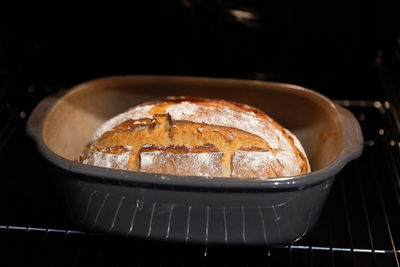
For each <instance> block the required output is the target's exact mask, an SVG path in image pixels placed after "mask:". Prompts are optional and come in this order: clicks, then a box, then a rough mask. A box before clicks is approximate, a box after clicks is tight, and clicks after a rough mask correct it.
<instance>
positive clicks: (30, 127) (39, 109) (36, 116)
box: [26, 94, 59, 146]
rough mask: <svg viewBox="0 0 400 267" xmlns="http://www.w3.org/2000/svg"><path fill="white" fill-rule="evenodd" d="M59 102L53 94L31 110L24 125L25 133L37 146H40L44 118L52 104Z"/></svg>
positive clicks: (56, 95)
mask: <svg viewBox="0 0 400 267" xmlns="http://www.w3.org/2000/svg"><path fill="white" fill-rule="evenodd" d="M58 100H59V96H58V94H53V95H50V96H47V97H46V98H44V99H43V100H42V101H40V103H39V104H38V105H37V106H36V107H35V108H34V109H33V111H32V112H31V114H30V115H29V119H28V121H27V123H26V133H27V135H28V136H29V137H31V138H32V139H33V140H34V141H35V142H36V143H37V145H39V146H41V145H42V142H43V140H42V131H43V124H44V118H45V117H46V116H47V114H48V113H49V111H50V110H51V108H52V107H53V106H54V104H55V103H56V102H57V101H58Z"/></svg>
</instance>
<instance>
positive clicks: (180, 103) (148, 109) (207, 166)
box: [78, 97, 310, 178]
mask: <svg viewBox="0 0 400 267" xmlns="http://www.w3.org/2000/svg"><path fill="white" fill-rule="evenodd" d="M78 161H79V162H82V163H84V164H89V165H95V166H101V167H109V168H117V169H125V170H132V171H143V172H152V173H163V174H176V175H194V176H220V177H246V178H247V177H252V178H262V177H282V176H293V175H299V174H305V173H308V172H310V165H309V162H308V159H307V156H306V154H305V152H304V149H303V147H302V146H301V144H300V141H299V140H298V139H297V138H296V137H295V136H294V135H293V134H291V133H290V132H289V131H288V130H287V129H285V128H283V127H282V126H281V125H279V124H278V123H277V122H276V121H274V120H273V119H272V118H270V117H269V116H267V115H266V114H265V113H263V112H262V111H260V110H258V109H256V108H253V107H250V106H248V105H243V104H238V103H234V102H229V101H225V100H219V99H206V98H194V97H169V98H166V99H165V100H164V101H155V102H149V103H144V104H142V105H139V106H136V107H133V108H131V109H129V110H128V111H126V112H124V113H121V114H119V115H117V116H115V117H113V118H111V119H110V120H108V121H107V122H105V123H104V124H103V125H102V126H101V127H100V128H99V129H98V130H97V131H96V132H95V133H94V134H93V135H92V137H91V138H90V140H89V143H88V145H87V146H86V147H85V148H84V149H83V151H82V153H81V154H80V156H79V158H78Z"/></svg>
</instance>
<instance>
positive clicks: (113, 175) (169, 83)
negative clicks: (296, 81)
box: [27, 76, 363, 245]
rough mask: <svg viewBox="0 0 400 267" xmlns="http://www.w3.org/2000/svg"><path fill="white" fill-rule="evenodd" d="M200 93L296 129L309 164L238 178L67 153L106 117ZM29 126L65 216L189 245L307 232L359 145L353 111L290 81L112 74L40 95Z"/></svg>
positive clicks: (282, 238)
mask: <svg viewBox="0 0 400 267" xmlns="http://www.w3.org/2000/svg"><path fill="white" fill-rule="evenodd" d="M182 95H184V96H199V97H208V98H220V99H226V100H232V101H236V102H239V103H245V104H248V105H251V106H255V107H258V108H260V109H261V110H263V111H264V112H266V113H267V114H268V115H270V116H271V117H272V118H274V119H275V120H276V121H278V122H279V123H280V124H281V125H283V126H284V127H285V128H288V129H289V130H290V131H291V132H292V133H293V134H295V135H296V136H297V137H298V138H299V139H300V141H301V142H302V144H303V147H304V149H305V151H306V153H307V156H308V158H309V160H310V164H311V169H312V172H311V173H309V174H306V175H301V176H295V177H280V178H274V179H255V178H254V179H252V178H250V179H241V178H219V177H195V176H176V175H161V174H150V173H140V172H132V171H123V170H116V169H108V168H101V167H95V166H87V165H83V164H80V163H78V162H76V161H75V159H76V158H77V156H78V154H79V153H80V151H81V149H82V148H83V146H84V145H85V144H86V143H87V141H88V139H89V138H90V136H91V135H92V133H93V132H94V131H95V130H96V129H97V128H98V127H99V126H100V125H101V124H102V123H103V122H105V121H106V120H107V119H109V118H111V117H112V116H114V115H116V114H119V113H121V112H123V111H125V110H127V109H128V108H130V107H132V106H135V105H138V104H141V103H143V102H147V101H152V100H159V99H162V98H164V97H165V96H182ZM27 130H28V134H29V135H30V136H32V138H33V139H34V140H35V141H36V143H37V145H38V148H39V151H40V152H41V153H42V155H43V156H44V157H45V158H46V159H47V160H48V161H49V163H50V164H49V166H50V169H51V170H52V171H53V173H54V181H55V184H56V186H57V188H58V189H59V192H60V194H62V196H63V199H64V200H65V203H66V209H67V211H68V212H69V214H70V215H71V217H72V219H73V220H74V221H75V222H76V223H77V224H78V225H80V226H81V227H83V228H85V229H87V230H91V231H101V232H110V233H115V234H119V235H127V236H132V237H142V238H151V239H166V240H174V241H190V242H196V243H217V244H218V243H230V244H241V243H246V244H268V245H271V244H283V243H289V242H292V241H295V240H297V239H298V238H300V237H301V236H303V235H304V234H305V233H307V232H308V230H309V229H310V227H312V225H313V224H314V222H315V221H316V219H317V218H318V216H319V212H320V209H321V207H322V205H323V203H324V201H325V199H326V197H327V194H328V192H329V190H330V188H331V185H332V183H333V181H334V177H335V174H336V173H338V172H339V171H340V170H341V168H342V167H343V166H344V165H345V164H346V163H347V162H348V161H350V160H352V159H354V158H357V157H358V156H359V155H360V154H361V152H362V141H363V140H362V134H361V130H360V126H359V124H358V122H357V120H356V119H355V118H354V116H353V115H352V114H351V113H350V112H349V111H347V110H346V109H344V108H342V107H339V106H336V105H335V104H333V103H332V102H331V101H330V100H329V99H327V98H326V97H324V96H322V95H320V94H318V93H316V92H314V91H311V90H308V89H305V88H302V87H299V86H295V85H289V84H281V83H272V82H260V81H247V80H234V79H214V78H192V77H175V76H172V77H171V76H117V77H107V78H101V79H97V80H93V81H89V82H86V83H83V84H80V85H77V86H76V87H74V88H71V89H70V90H68V91H66V92H63V93H60V94H58V95H53V96H50V97H48V98H46V99H44V100H43V101H42V102H41V103H40V104H39V105H38V106H37V107H36V108H35V110H34V111H33V112H32V114H31V116H30V118H29V121H28V127H27Z"/></svg>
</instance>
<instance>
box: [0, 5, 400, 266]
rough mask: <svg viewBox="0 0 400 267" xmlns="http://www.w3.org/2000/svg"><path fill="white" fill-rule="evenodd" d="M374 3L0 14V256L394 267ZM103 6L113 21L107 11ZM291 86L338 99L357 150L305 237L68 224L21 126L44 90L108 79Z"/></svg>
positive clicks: (72, 262)
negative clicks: (136, 232)
mask: <svg viewBox="0 0 400 267" xmlns="http://www.w3.org/2000/svg"><path fill="white" fill-rule="evenodd" d="M395 12H396V8H394V7H393V6H385V5H383V4H379V5H378V4H377V3H375V4H367V3H359V2H357V3H355V2H354V3H335V4H334V5H333V4H332V6H322V5H321V6H312V7H311V6H305V5H304V3H301V4H300V3H297V4H293V5H288V4H287V3H286V2H285V3H268V2H264V1H213V2H212V3H210V2H208V1H192V0H180V1H163V2H162V3H160V4H154V3H152V5H151V6H150V5H149V6H146V5H145V4H142V5H141V6H139V5H138V6H136V7H134V8H128V7H126V8H122V7H120V8H119V9H118V10H112V8H109V9H108V10H107V13H102V14H100V13H96V15H93V13H95V12H92V13H91V14H88V13H83V12H82V13H80V14H75V13H68V12H64V13H63V12H62V10H58V11H53V12H48V13H46V14H43V15H41V16H40V19H39V18H38V16H39V15H38V14H36V13H35V12H31V13H29V14H20V15H19V16H16V17H13V18H12V19H9V20H7V19H5V20H3V21H1V24H0V70H1V74H0V125H1V126H0V170H1V171H0V173H1V175H0V255H1V257H0V265H1V266H5V265H7V264H9V265H11V266H19V265H24V266H25V265H33V264H37V265H40V266H47V265H52V266H94V265H96V266H128V265H129V266H154V265H156V266H232V265H233V266H400V264H399V262H400V260H399V257H400V228H399V225H400V215H399V214H400V176H399V173H400V135H399V130H400V120H399V114H400V113H399V112H400V105H399V90H400V78H399V77H400V75H399V74H400V31H399V29H398V28H396V25H400V23H399V20H398V19H397V18H396V14H395ZM114 16H115V17H114ZM121 74H162V75H187V76H207V77H229V78H241V79H256V80H268V81H278V82H285V83H293V84H297V85H301V86H304V87H308V88H311V89H313V90H316V91H318V92H321V93H322V94H324V95H326V96H328V97H329V98H331V99H333V100H334V101H335V102H337V103H338V104H340V105H343V106H344V107H346V108H348V109H349V110H350V111H352V112H353V114H354V115H355V116H356V117H357V119H358V120H359V123H360V125H361V127H362V130H363V134H364V140H365V144H364V153H363V155H362V156H361V158H359V159H358V160H355V161H353V162H351V163H350V164H348V165H347V166H346V167H345V168H344V169H343V171H341V172H340V174H339V175H338V177H337V180H336V181H335V184H334V187H333V189H332V191H331V193H330V195H329V198H328V200H327V202H326V205H325V206H324V209H323V211H322V214H321V217H320V219H319V221H318V223H317V224H316V226H315V227H314V228H313V229H312V231H311V233H310V234H308V235H306V236H305V237H303V238H302V239H300V240H298V241H297V242H295V243H293V244H287V245H284V246H272V247H263V246H257V247H254V246H245V247H240V246H239V247H238V246H229V245H226V246H212V245H210V246H200V245H193V244H187V243H170V242H151V241H148V240H127V239H124V238H119V237H114V236H108V235H104V234H101V233H92V232H86V231H83V230H82V229H79V228H77V226H75V225H74V224H73V223H72V222H71V220H70V219H69V217H68V216H67V215H66V213H65V212H64V210H63V208H62V206H61V203H60V201H59V199H58V196H57V194H56V193H55V192H54V191H53V187H52V181H51V176H50V175H49V174H48V173H47V172H46V165H45V163H44V161H43V160H42V159H41V157H40V156H39V153H38V152H37V150H36V149H35V147H34V145H33V143H32V141H31V140H29V138H27V136H26V133H25V123H26V120H27V118H28V116H29V114H30V112H31V111H32V109H33V108H34V107H35V106H36V105H37V104H38V103H39V101H40V100H41V99H43V98H44V97H45V96H48V95H49V94H52V93H54V92H57V91H59V90H62V89H64V88H68V87H70V86H73V85H75V84H77V83H80V82H83V81H86V80H89V79H92V78H97V77H102V76H110V75H121Z"/></svg>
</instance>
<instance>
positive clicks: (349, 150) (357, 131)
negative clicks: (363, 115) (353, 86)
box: [336, 105, 364, 165]
mask: <svg viewBox="0 0 400 267" xmlns="http://www.w3.org/2000/svg"><path fill="white" fill-rule="evenodd" d="M336 109H337V111H338V113H339V118H340V121H341V124H342V131H343V143H342V150H341V152H340V155H339V157H341V161H342V163H343V165H345V164H346V163H348V162H349V161H351V160H353V159H356V158H358V157H360V155H361V153H362V151H363V144H364V139H363V134H362V131H361V127H360V124H359V123H358V121H357V119H356V118H355V117H354V115H353V113H351V112H350V111H349V110H347V109H345V108H343V107H341V106H339V105H336Z"/></svg>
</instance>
